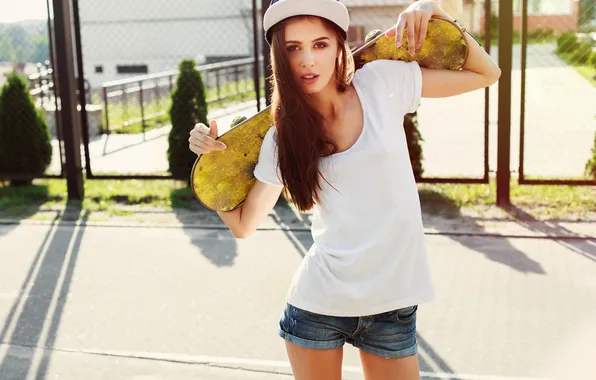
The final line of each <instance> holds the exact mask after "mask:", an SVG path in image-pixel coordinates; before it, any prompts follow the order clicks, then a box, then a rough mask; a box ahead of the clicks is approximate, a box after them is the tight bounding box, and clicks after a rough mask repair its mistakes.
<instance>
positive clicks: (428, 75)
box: [388, 0, 501, 98]
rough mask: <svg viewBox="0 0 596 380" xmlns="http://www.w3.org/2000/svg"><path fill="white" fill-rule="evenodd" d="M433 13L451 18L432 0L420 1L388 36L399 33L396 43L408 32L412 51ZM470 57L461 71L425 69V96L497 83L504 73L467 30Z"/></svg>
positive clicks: (423, 80)
mask: <svg viewBox="0 0 596 380" xmlns="http://www.w3.org/2000/svg"><path fill="white" fill-rule="evenodd" d="M432 16H440V17H444V18H447V19H450V20H453V17H451V16H449V15H448V14H447V13H446V12H445V11H443V9H441V8H440V7H439V5H438V4H437V3H436V2H434V1H432V0H420V1H417V2H415V3H413V4H412V5H410V6H409V7H408V8H407V9H406V10H405V11H404V12H402V13H401V14H400V15H399V17H398V22H397V25H396V27H395V29H393V30H392V31H391V32H389V33H388V35H391V34H396V33H397V38H396V42H397V43H398V44H399V42H400V41H401V40H402V37H403V34H404V33H406V35H407V39H408V45H407V46H408V48H409V50H410V54H412V55H413V54H414V52H415V49H418V48H420V46H421V45H422V43H423V41H424V38H425V36H426V31H427V25H428V21H429V20H430V18H431V17H432ZM464 35H465V38H466V41H467V44H468V58H467V60H466V63H465V64H464V66H463V68H462V69H461V70H459V71H453V70H435V69H427V68H422V69H421V71H422V97H425V98H442V97H448V96H454V95H459V94H463V93H466V92H470V91H474V90H478V89H481V88H485V87H488V86H490V85H492V84H494V83H495V82H496V81H497V80H498V79H499V77H500V76H501V70H500V69H499V66H497V64H496V63H495V62H494V61H493V60H492V58H491V57H490V56H489V55H488V54H487V53H486V52H485V51H484V49H482V47H481V46H480V45H479V44H478V42H476V40H474V39H473V38H472V36H470V35H469V34H468V33H467V32H466V33H464Z"/></svg>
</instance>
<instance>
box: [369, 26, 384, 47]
mask: <svg viewBox="0 0 596 380" xmlns="http://www.w3.org/2000/svg"><path fill="white" fill-rule="evenodd" d="M381 33H383V31H382V30H381V29H375V30H371V31H370V32H368V34H367V35H366V38H365V39H364V43H365V44H367V43H369V42H370V41H372V40H374V39H375V38H377V37H378V36H380V35H381Z"/></svg>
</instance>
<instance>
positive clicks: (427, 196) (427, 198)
mask: <svg viewBox="0 0 596 380" xmlns="http://www.w3.org/2000/svg"><path fill="white" fill-rule="evenodd" d="M418 190H419V194H420V199H421V203H422V207H423V209H424V210H425V211H426V212H428V213H430V214H434V215H441V216H444V217H448V218H457V217H459V216H460V215H461V212H462V209H464V208H470V209H473V208H480V209H484V210H486V209H491V208H494V209H496V207H494V205H495V201H496V186H495V183H494V181H492V182H491V183H490V184H488V185H485V184H479V185H477V184H474V185H465V184H425V183H421V184H418ZM511 201H512V203H513V204H514V205H515V206H516V207H517V209H518V214H519V215H518V216H519V217H520V218H528V217H531V218H535V219H552V218H563V219H565V218H574V219H575V218H585V217H587V216H590V215H591V216H592V217H594V215H595V213H596V187H593V186H551V185H524V186H520V185H518V184H517V182H516V181H515V180H512V182H511ZM66 203H67V192H66V183H65V181H64V180H56V179H48V180H36V181H34V184H33V185H31V186H23V187H19V188H12V187H9V186H7V185H1V184H0V215H2V214H4V215H5V216H10V217H19V218H26V217H29V216H31V215H33V214H34V213H35V212H36V211H38V210H39V209H40V208H44V209H47V208H52V207H58V208H59V207H63V206H64V205H66ZM133 205H134V206H135V210H138V211H143V209H155V208H158V209H161V210H166V211H171V210H175V209H193V210H195V209H203V208H202V206H200V204H199V203H198V201H196V199H195V197H194V195H193V193H192V191H191V189H190V188H188V187H186V183H185V182H183V181H174V180H150V181H141V180H88V181H86V182H85V200H84V201H83V202H82V204H81V207H82V208H83V209H84V210H87V211H90V212H94V211H102V212H107V213H108V214H109V215H116V216H126V215H131V214H132V212H133V211H131V209H130V207H129V206H133ZM137 206H138V207H137Z"/></svg>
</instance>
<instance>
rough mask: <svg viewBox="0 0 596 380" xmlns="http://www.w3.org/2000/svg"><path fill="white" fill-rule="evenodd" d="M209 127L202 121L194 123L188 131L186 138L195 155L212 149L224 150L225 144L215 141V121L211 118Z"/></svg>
mask: <svg viewBox="0 0 596 380" xmlns="http://www.w3.org/2000/svg"><path fill="white" fill-rule="evenodd" d="M210 126H211V127H210V128H208V127H207V126H206V125H205V124H203V123H197V124H195V127H194V128H193V129H192V131H190V137H189V138H188V142H189V145H188V147H189V149H190V150H191V151H192V152H194V153H196V154H197V155H201V154H205V153H209V152H212V151H214V150H224V149H225V148H226V146H225V144H224V143H222V142H219V141H217V140H216V139H217V122H216V121H215V120H211V123H210Z"/></svg>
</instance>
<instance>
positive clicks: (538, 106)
mask: <svg viewBox="0 0 596 380" xmlns="http://www.w3.org/2000/svg"><path fill="white" fill-rule="evenodd" d="M595 1H596V0H579V1H577V0H541V1H536V0H525V2H524V0H514V1H513V11H514V20H513V70H514V71H513V82H512V92H511V93H512V105H513V107H512V110H511V111H512V152H518V151H519V153H520V154H519V155H518V154H512V157H511V158H512V170H513V171H516V170H517V168H518V167H521V169H522V170H523V171H524V172H525V173H526V174H527V175H529V176H537V177H556V178H567V177H581V178H585V177H586V174H585V170H584V169H585V167H586V164H587V162H588V160H589V159H590V157H592V152H591V148H593V145H594V144H593V142H594V133H595V125H594V123H595V119H594V112H593V108H594V107H591V104H590V99H594V98H595V97H594V95H595V93H594V91H595V90H594V89H595V85H594V80H595V79H594V72H595V71H594V70H595V69H594V61H595V60H596V58H595V53H594V39H595V27H596V21H595V10H594V9H595ZM343 2H344V3H345V4H346V6H347V7H348V8H349V10H350V16H351V27H350V30H349V33H348V40H349V44H350V45H351V46H352V47H357V46H360V45H362V44H363V43H364V38H365V36H366V34H367V33H368V32H369V31H370V30H373V29H382V30H385V29H388V28H389V27H391V26H393V25H394V24H395V21H396V19H397V16H398V15H399V13H400V12H401V11H402V10H403V9H405V8H406V7H407V6H408V5H409V4H410V3H411V1H410V0H397V1H396V0H343ZM498 3H499V2H498V1H497V0H493V1H492V2H490V3H487V2H485V1H482V0H465V1H464V0H441V1H439V4H440V5H441V6H442V7H443V9H445V10H446V11H447V12H448V13H449V14H450V15H451V16H453V17H454V18H457V19H458V20H459V22H460V23H462V24H463V25H465V26H466V27H467V29H468V30H469V31H471V33H472V34H473V35H474V36H475V37H476V38H477V40H479V41H480V42H481V43H482V44H483V45H484V47H485V48H486V49H487V50H489V51H490V54H491V55H492V56H493V58H494V59H495V60H497V59H498V48H497V41H498V35H499V30H498V21H499V18H498V15H499V9H498ZM75 4H77V5H78V16H79V17H78V21H79V22H78V23H77V25H76V26H75V29H76V28H79V31H80V36H81V55H82V67H83V73H84V82H85V89H84V91H85V92H86V95H87V96H86V99H87V105H86V107H85V110H86V114H87V117H86V123H85V125H84V127H85V130H86V132H87V136H86V137H87V138H86V140H88V141H87V144H86V150H87V154H88V157H89V163H88V164H89V165H90V168H91V169H92V172H93V174H95V175H115V176H120V175H123V176H124V175H133V176H134V175H168V174H169V173H171V168H170V163H169V162H168V153H167V152H168V150H169V148H170V142H169V138H170V135H171V133H170V132H171V130H172V128H173V127H172V125H173V123H172V120H171V109H172V105H173V103H172V102H173V100H172V99H173V98H174V94H175V92H176V90H177V88H179V86H180V83H179V81H180V77H179V73H180V67H181V64H182V63H183V62H184V61H187V60H191V61H192V62H194V64H195V65H196V70H197V71H198V72H199V73H200V74H201V78H202V87H203V89H204V91H203V92H204V98H205V101H206V111H207V117H206V118H205V121H207V120H210V119H217V120H218V121H219V125H220V133H223V132H225V130H226V127H227V126H228V125H229V123H230V121H231V120H232V119H233V118H234V117H236V116H239V115H242V116H252V115H254V114H255V113H256V111H257V106H256V98H257V97H260V101H261V107H260V108H261V109H262V108H263V106H264V96H265V91H264V87H265V81H264V73H263V70H262V65H261V64H259V68H260V70H259V76H258V78H255V60H254V57H255V53H258V54H259V55H260V53H261V47H262V46H259V45H261V44H262V42H263V41H262V39H263V37H262V27H261V24H260V23H261V9H260V6H261V4H262V1H260V0H257V1H255V2H253V1H251V0H228V1H225V2H222V1H215V0H201V1H196V2H187V1H182V0H176V1H173V2H172V1H170V2H167V3H164V2H161V1H156V0H151V1H141V0H130V1H126V2H117V1H116V0H108V1H99V0H88V1H79V2H75ZM253 4H256V5H257V8H256V12H255V9H253ZM524 4H525V7H524ZM524 9H525V14H524ZM255 22H256V28H257V29H256V33H255V29H254V28H255V24H254V23H255ZM47 24H48V23H47V21H45V20H42V21H39V23H37V24H36V25H37V27H36V28H37V29H35V30H32V29H27V28H30V26H27V27H26V26H18V25H17V24H13V25H10V26H6V25H4V26H2V27H0V47H2V48H1V49H0V54H2V55H1V56H0V61H3V62H0V68H2V70H3V72H2V73H0V81H6V73H7V72H10V71H12V69H13V67H16V70H17V71H19V72H20V73H21V75H22V76H23V77H24V78H26V79H25V81H26V83H27V86H28V89H29V90H28V91H29V94H30V95H31V97H32V99H33V104H34V105H35V107H36V109H37V110H39V111H40V114H42V115H45V119H46V122H47V125H48V129H49V134H50V140H51V145H52V147H53V149H52V160H51V163H50V164H49V165H48V167H47V169H45V171H44V173H45V174H48V173H50V174H61V167H62V162H61V156H62V155H61V154H60V144H59V137H60V128H57V126H58V125H59V123H57V122H56V116H57V115H56V112H55V110H56V103H57V101H56V97H55V96H54V86H53V75H54V73H53V72H52V69H51V67H49V65H48V63H47V61H48V59H49V57H50V50H51V45H50V44H49V41H50V40H51V29H50V30H48V27H47ZM524 29H525V30H526V33H522V31H523V30H524ZM487 33H488V34H487ZM7 36H8V37H7ZM255 36H256V40H255ZM260 59H263V58H262V56H260ZM38 63H39V64H38ZM255 82H258V83H259V85H258V87H255ZM497 88H498V87H497V86H492V87H491V88H490V89H487V90H479V91H475V92H472V93H468V94H464V95H461V96H458V97H453V98H448V99H423V100H422V102H421V105H420V108H419V110H418V112H417V113H416V114H415V115H410V116H412V117H409V118H408V120H409V122H411V123H414V124H415V127H416V128H417V129H418V131H419V132H420V136H421V140H420V141H419V145H420V149H421V151H422V156H423V157H424V158H423V160H422V162H421V165H422V167H423V170H424V175H425V177H443V178H444V177H448V178H453V177H456V176H467V177H473V178H480V177H482V176H483V174H486V170H487V167H485V165H486V161H489V164H488V168H489V169H490V171H492V172H494V171H495V169H496V152H497V146H496V141H497V139H496V132H497V110H498V104H497ZM11 109H14V108H11ZM13 113H14V112H13ZM437 115H440V117H438V116H437ZM5 124H6V123H5ZM483 127H484V128H483ZM15 128H16V127H15ZM4 130H6V127H4ZM182 130H184V128H182ZM186 133H187V132H186ZM520 137H523V138H520ZM7 140H8V139H7V138H4V141H7ZM489 142H490V144H489ZM521 148H523V149H521ZM552 152H557V154H556V155H554V154H552ZM489 153H490V155H489ZM89 173H90V172H89V171H88V173H87V174H89Z"/></svg>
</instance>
